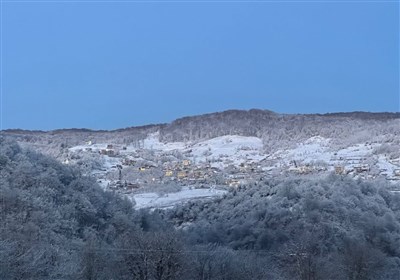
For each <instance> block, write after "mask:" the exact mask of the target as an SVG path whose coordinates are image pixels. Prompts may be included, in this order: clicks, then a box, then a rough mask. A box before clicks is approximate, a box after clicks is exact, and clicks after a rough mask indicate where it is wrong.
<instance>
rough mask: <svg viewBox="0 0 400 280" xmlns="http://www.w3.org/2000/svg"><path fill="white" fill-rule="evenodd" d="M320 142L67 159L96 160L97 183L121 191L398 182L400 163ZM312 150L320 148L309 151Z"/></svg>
mask: <svg viewBox="0 0 400 280" xmlns="http://www.w3.org/2000/svg"><path fill="white" fill-rule="evenodd" d="M231 138H232V139H229V141H230V142H229V143H232V142H234V141H235V138H234V136H232V137H231ZM317 140H318V141H311V142H307V143H306V144H304V145H300V146H299V147H298V148H296V149H297V150H296V149H293V150H289V151H283V152H282V151H280V152H276V153H273V154H268V155H264V154H263V153H262V150H260V149H259V146H257V147H256V146H254V147H252V146H251V145H247V146H245V147H244V146H236V147H235V150H232V151H231V152H229V151H228V152H227V150H224V152H226V153H225V154H223V153H222V154H221V153H219V152H216V151H217V150H218V149H222V148H218V147H219V146H217V148H215V147H212V146H211V147H209V148H208V149H204V146H206V144H196V145H197V147H201V148H202V150H201V153H200V152H199V151H195V148H196V146H195V145H187V144H185V145H178V146H176V147H175V146H174V148H171V149H165V148H159V147H158V149H154V148H153V145H152V146H151V147H140V148H137V147H132V146H129V145H126V146H124V145H116V144H96V143H93V142H92V141H87V142H86V143H85V144H84V145H82V146H77V147H73V148H72V149H69V150H68V152H67V153H66V154H65V155H64V157H65V159H64V163H65V164H69V163H73V162H74V161H75V162H76V161H77V160H84V161H86V162H95V163H96V164H94V165H95V166H97V167H96V168H93V167H91V168H90V170H89V172H90V173H91V174H92V175H93V176H95V177H96V179H97V181H98V182H99V184H100V185H101V186H103V187H104V188H105V189H109V190H115V191H118V192H121V193H134V192H143V191H147V190H149V189H151V188H153V187H155V186H158V187H159V188H160V187H161V188H162V187H165V188H167V187H168V186H190V187H193V188H198V189H199V188H206V189H208V188H220V189H226V188H232V187H238V186H241V185H249V184H258V183H259V182H261V181H263V180H268V179H269V178H273V177H278V176H290V175H301V176H307V175H313V176H314V175H315V174H329V173H335V174H337V175H343V176H345V175H346V176H352V177H354V178H362V179H375V178H378V177H383V178H385V179H387V180H390V181H391V182H394V183H396V182H400V160H399V159H393V160H389V159H387V158H385V157H384V156H382V155H380V156H372V155H369V154H368V151H370V150H371V149H372V146H371V147H369V146H368V145H366V144H364V145H358V146H355V147H352V148H346V150H340V151H328V150H326V149H325V148H326V147H325V148H324V146H323V145H322V146H321V144H320V143H319V142H320V139H317ZM224 141H226V139H224ZM241 141H242V140H241ZM224 143H228V142H224ZM241 143H243V142H241ZM310 143H311V144H310ZM316 143H317V144H318V145H320V146H318V145H317V146H316ZM307 145H309V146H307ZM310 145H311V146H310ZM221 147H223V146H221ZM249 147H250V148H249ZM313 147H314V148H315V147H317V150H316V151H314V152H311V153H309V152H308V151H313ZM304 151H306V152H304ZM196 155H197V156H196ZM86 164H87V163H86ZM92 166H93V164H92Z"/></svg>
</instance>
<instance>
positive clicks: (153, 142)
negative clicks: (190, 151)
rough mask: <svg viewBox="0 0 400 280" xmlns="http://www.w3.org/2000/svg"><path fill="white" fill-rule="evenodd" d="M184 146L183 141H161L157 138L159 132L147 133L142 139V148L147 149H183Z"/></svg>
mask: <svg viewBox="0 0 400 280" xmlns="http://www.w3.org/2000/svg"><path fill="white" fill-rule="evenodd" d="M185 147H186V144H185V143H184V142H170V143H163V142H160V140H159V132H156V133H152V134H149V135H148V136H147V138H146V139H145V140H144V143H143V148H144V149H148V150H161V151H165V152H168V151H173V150H183V149H184V148H185Z"/></svg>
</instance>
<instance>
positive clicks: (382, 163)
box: [377, 155, 400, 177]
mask: <svg viewBox="0 0 400 280" xmlns="http://www.w3.org/2000/svg"><path fill="white" fill-rule="evenodd" d="M377 166H378V168H379V169H380V170H382V173H381V174H382V175H386V176H388V177H392V176H393V175H394V172H395V170H398V169H400V167H399V166H397V165H394V164H392V163H390V162H389V161H388V160H387V159H386V157H384V156H383V155H380V156H379V157H378V163H377Z"/></svg>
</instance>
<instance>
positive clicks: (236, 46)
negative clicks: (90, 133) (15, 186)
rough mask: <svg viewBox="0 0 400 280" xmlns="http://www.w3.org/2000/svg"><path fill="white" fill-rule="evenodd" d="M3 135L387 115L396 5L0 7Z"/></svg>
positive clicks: (393, 92) (392, 91) (395, 64)
mask: <svg viewBox="0 0 400 280" xmlns="http://www.w3.org/2000/svg"><path fill="white" fill-rule="evenodd" d="M1 21H2V39H3V40H2V70H3V72H2V73H3V75H2V91H3V97H2V101H3V102H2V119H3V128H4V129H7V128H23V129H43V130H48V129H55V128H71V127H86V128H93V129H113V128H121V127H128V126H134V125H143V124H149V123H163V122H169V121H171V120H173V119H175V118H178V117H182V116H187V115H196V114H202V113H209V112H215V111H222V110H227V109H250V108H259V109H269V110H273V111H276V112H281V113H325V112H337V111H399V106H400V101H399V3H398V2H395V1H392V2H390V1H389V2H384V1H379V0H378V1H375V2H373V1H372V2H371V1H370V2H365V1H364V2H363V1H352V2H351V3H349V2H332V1H331V2H329V3H327V2H324V1H319V2H310V1H308V2H307V1H298V2H296V1H289V2H279V1H276V2H271V1H270V2H262V3H261V2H245V1H242V2H238V1H237V2H221V1H219V2H215V3H211V2H200V1H197V2H176V1H175V2H167V1H165V2H152V3H149V2H148V3H143V2H130V3H122V2H118V3H115V2H114V3H112V2H94V1H93V2H91V1H86V2H77V1H72V2H69V1H68V0H67V1H64V2H57V0H55V1H53V2H38V1H36V2H34V1H29V0H27V1H22V2H18V1H12V0H10V1H4V0H3V4H2V18H1Z"/></svg>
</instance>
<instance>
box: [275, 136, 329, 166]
mask: <svg viewBox="0 0 400 280" xmlns="http://www.w3.org/2000/svg"><path fill="white" fill-rule="evenodd" d="M329 141H330V140H329V139H327V138H323V137H320V136H315V137H311V138H309V139H307V140H306V141H304V142H303V143H299V144H298V145H297V147H295V148H293V149H288V150H278V151H277V152H275V153H274V154H273V155H272V158H280V159H282V163H283V164H286V165H290V164H291V162H293V161H296V162H298V163H303V164H309V163H311V162H313V161H324V162H329V161H330V160H331V158H332V156H333V152H331V151H330V150H329Z"/></svg>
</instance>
